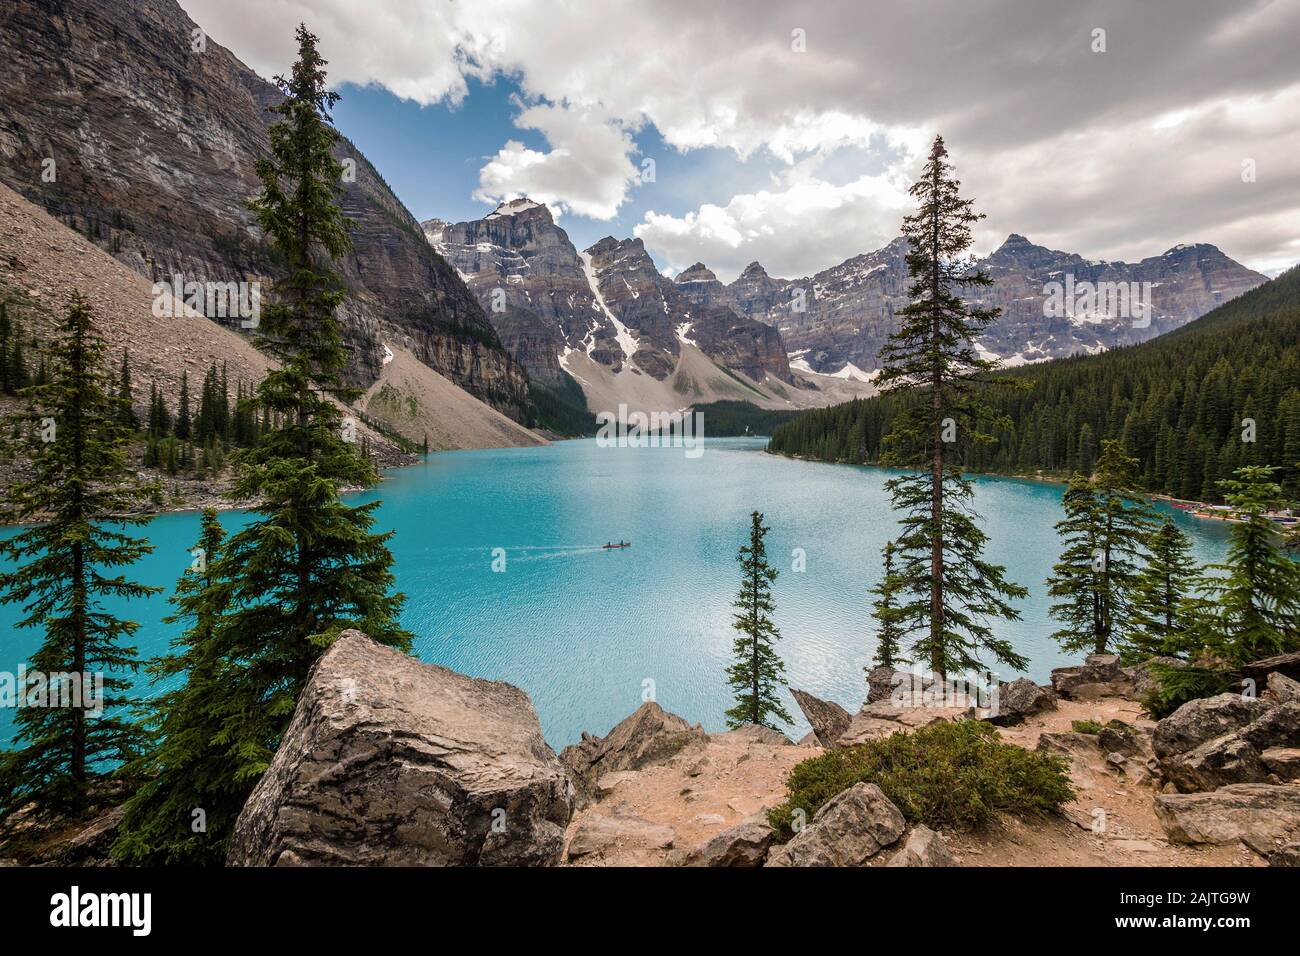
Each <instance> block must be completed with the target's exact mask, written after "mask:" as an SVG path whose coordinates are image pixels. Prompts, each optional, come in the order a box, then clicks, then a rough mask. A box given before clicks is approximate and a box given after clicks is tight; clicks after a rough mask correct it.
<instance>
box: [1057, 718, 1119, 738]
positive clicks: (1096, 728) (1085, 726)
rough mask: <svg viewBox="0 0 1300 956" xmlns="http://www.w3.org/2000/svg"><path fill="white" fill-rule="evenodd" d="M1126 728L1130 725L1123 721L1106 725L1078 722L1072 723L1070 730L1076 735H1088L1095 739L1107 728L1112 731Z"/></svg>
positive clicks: (1109, 721) (1092, 721) (1094, 721)
mask: <svg viewBox="0 0 1300 956" xmlns="http://www.w3.org/2000/svg"><path fill="white" fill-rule="evenodd" d="M1126 726H1128V725H1127V724H1125V723H1124V721H1122V720H1108V721H1106V722H1105V723H1104V724H1103V723H1100V722H1099V721H1096V720H1076V721H1073V722H1071V724H1070V729H1071V730H1073V731H1074V732H1075V733H1076V734H1088V735H1089V736H1092V737H1095V736H1097V735H1098V734H1099V733H1101V732H1102V730H1104V729H1105V728H1107V727H1109V728H1111V729H1112V730H1123V729H1124V728H1125V727H1126Z"/></svg>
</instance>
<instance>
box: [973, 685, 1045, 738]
mask: <svg viewBox="0 0 1300 956" xmlns="http://www.w3.org/2000/svg"><path fill="white" fill-rule="evenodd" d="M1055 709H1056V693H1055V691H1053V690H1052V689H1051V688H1050V687H1039V686H1038V685H1037V684H1035V683H1034V682H1033V681H1031V680H1030V679H1029V678H1027V677H1020V678H1017V679H1016V680H1013V681H1011V683H1009V684H1003V685H1001V686H1000V687H999V688H998V697H997V706H996V707H994V708H992V709H991V710H990V711H989V714H988V717H987V719H988V720H989V721H990V722H991V723H994V724H997V725H998V726H1000V727H1005V726H1009V725H1011V724H1018V723H1020V722H1021V721H1023V720H1024V719H1025V718H1026V717H1031V716H1033V715H1034V714H1040V713H1042V712H1044V711H1048V710H1055Z"/></svg>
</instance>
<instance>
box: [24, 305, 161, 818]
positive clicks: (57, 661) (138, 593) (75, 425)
mask: <svg viewBox="0 0 1300 956" xmlns="http://www.w3.org/2000/svg"><path fill="white" fill-rule="evenodd" d="M46 354H48V356H49V359H50V365H49V366H48V370H47V381H45V382H44V383H43V384H40V385H34V386H31V387H29V388H28V389H26V390H25V391H24V392H23V398H24V399H25V401H26V403H27V408H26V411H25V412H24V413H23V414H22V415H21V416H20V418H22V419H25V421H24V422H21V425H22V426H23V429H24V430H25V431H26V432H27V434H28V436H29V439H28V448H27V455H28V456H29V460H30V462H31V468H32V473H31V477H30V478H28V479H27V480H25V481H20V482H17V483H16V484H14V485H12V486H11V487H10V490H9V499H10V504H9V506H8V507H7V508H6V510H5V513H4V517H5V519H6V520H7V521H10V522H14V523H21V524H29V525H31V527H29V528H27V529H26V530H23V531H20V532H19V533H18V534H17V535H15V536H13V537H11V538H8V539H6V540H4V541H3V542H0V556H3V557H5V558H7V559H8V560H10V561H12V562H13V563H14V564H15V565H17V567H16V568H15V569H14V570H12V571H7V572H5V573H3V574H0V602H3V603H5V604H21V605H22V609H23V612H24V617H23V618H22V619H21V620H20V621H19V624H18V626H19V627H24V628H36V629H39V630H41V631H43V632H44V635H45V637H44V641H43V642H42V644H41V646H40V649H39V650H37V651H36V653H35V654H34V655H33V656H32V659H31V663H30V667H31V670H32V671H35V672H38V673H39V674H41V675H44V677H45V679H46V680H47V681H52V682H53V683H52V685H51V686H49V687H48V688H47V690H48V691H49V692H50V693H51V694H54V692H55V691H57V692H58V695H57V698H56V699H57V705H55V704H56V700H54V699H48V698H47V700H46V706H39V705H38V706H23V707H20V708H19V709H18V712H17V718H16V723H17V728H18V729H17V733H16V734H15V742H16V743H17V744H18V747H17V749H15V750H11V751H9V752H7V753H5V754H4V755H3V757H2V758H0V815H7V814H9V813H10V812H12V811H13V810H15V809H17V808H18V807H20V806H22V805H24V804H25V803H27V802H28V801H33V802H34V803H35V804H36V805H37V807H38V809H40V810H54V811H61V812H74V813H75V812H77V811H79V810H81V809H83V808H84V807H86V805H87V804H88V803H89V802H90V801H91V799H92V797H93V793H92V789H93V786H94V783H95V780H96V778H97V777H99V776H101V775H103V774H104V773H106V772H107V771H108V770H109V769H111V767H112V765H113V764H115V763H117V762H120V761H123V760H128V759H130V758H131V757H132V756H133V755H134V753H135V751H136V748H137V746H138V745H139V743H140V742H141V734H140V731H139V728H137V727H136V726H135V725H134V724H133V723H132V722H131V721H130V719H129V718H128V717H127V716H126V715H125V714H124V713H123V708H124V705H125V704H126V703H127V702H126V700H125V699H124V697H123V693H124V692H125V691H126V690H127V689H128V688H129V687H130V682H129V680H127V679H126V677H125V674H126V673H128V672H130V671H131V670H133V669H135V668H136V667H137V661H136V657H135V649H134V648H132V647H129V646H126V645H125V644H124V641H125V640H126V639H127V638H129V637H130V636H131V635H132V634H134V633H135V631H136V629H137V627H138V624H137V623H136V622H135V621H129V620H125V619H123V618H121V617H118V616H117V615H116V614H114V613H112V612H111V611H109V610H108V609H107V608H106V607H105V601H111V600H116V599H120V598H139V597H145V596H147V595H149V594H152V593H154V592H156V591H157V590H158V589H157V588H151V587H146V586H145V585H142V584H138V583H135V582H133V581H130V580H128V579H127V578H126V576H125V575H124V574H123V573H121V572H120V571H118V569H121V568H125V567H127V566H129V565H131V564H133V563H134V562H135V561H136V560H138V559H139V558H140V557H141V556H142V555H144V554H147V553H148V552H149V551H151V550H152V548H151V547H150V546H149V544H148V543H147V542H145V541H144V540H142V539H140V538H135V537H132V536H130V535H129V534H127V533H126V528H127V527H129V526H131V525H139V524H142V523H144V522H145V521H147V520H148V519H147V518H145V517H139V516H137V515H138V512H139V510H140V506H141V505H142V503H143V502H144V501H145V500H146V499H147V498H148V496H149V495H150V493H151V489H150V488H149V487H147V486H143V485H140V484H137V483H136V482H134V481H133V480H132V478H131V477H130V473H129V471H128V469H127V465H126V458H125V454H124V449H125V447H126V444H127V442H128V440H129V437H130V436H129V433H128V431H127V429H126V428H125V427H124V426H123V424H122V408H121V402H120V400H119V399H118V397H117V395H116V394H115V392H116V388H115V385H116V383H114V381H113V376H112V373H111V372H110V371H109V370H108V368H107V366H106V356H105V345H104V341H103V339H102V337H101V336H100V334H99V331H98V329H97V328H96V327H95V319H94V316H93V314H92V312H91V309H90V306H89V305H88V304H87V302H86V300H85V299H84V298H83V297H82V296H81V295H80V293H73V294H72V296H70V298H69V300H68V307H67V311H66V313H65V314H64V316H63V318H62V320H61V321H60V323H59V325H58V328H57V330H56V332H55V334H54V336H53V337H52V339H51V341H50V342H49V344H48V348H47V352H46ZM37 521H39V522H40V524H34V522H37ZM54 675H65V676H66V679H64V678H63V677H60V678H55V677H54ZM101 680H102V685H100V688H101V689H98V690H97V689H96V686H95V685H96V682H98V681H101Z"/></svg>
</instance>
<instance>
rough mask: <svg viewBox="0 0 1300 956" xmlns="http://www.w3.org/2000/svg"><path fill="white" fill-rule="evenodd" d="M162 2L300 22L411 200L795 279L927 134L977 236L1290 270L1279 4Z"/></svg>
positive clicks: (1285, 66)
mask: <svg viewBox="0 0 1300 956" xmlns="http://www.w3.org/2000/svg"><path fill="white" fill-rule="evenodd" d="M181 5H182V6H183V7H184V8H185V9H186V11H187V12H188V13H189V14H190V15H191V16H192V17H193V18H194V19H195V21H196V22H197V23H198V24H199V25H200V26H202V27H204V28H205V29H206V30H207V31H208V33H209V34H210V35H211V36H212V37H213V38H214V39H216V40H217V41H218V42H220V43H223V44H224V45H226V46H228V47H230V48H231V49H232V50H233V51H234V53H235V54H236V55H237V56H239V57H240V58H241V59H242V60H244V61H245V62H246V63H248V64H249V65H250V66H251V67H253V68H254V69H256V70H257V71H258V72H259V73H261V74H262V75H264V76H268V77H269V76H270V75H272V74H274V73H277V72H282V71H284V70H285V69H286V67H287V66H288V64H289V63H291V61H292V59H293V27H294V25H295V24H296V23H297V22H298V21H299V20H305V21H306V22H307V24H308V26H309V27H310V28H311V29H312V30H313V31H314V32H315V33H317V34H318V35H319V36H320V38H321V49H322V53H323V55H324V56H325V57H326V58H327V59H328V60H329V61H330V65H329V72H330V78H331V82H332V83H335V84H340V85H343V91H344V94H345V97H344V101H343V103H342V104H341V106H340V109H339V113H338V115H337V120H338V124H339V126H340V128H341V129H342V130H343V131H344V132H345V133H347V134H348V135H349V136H350V137H352V138H353V139H354V140H355V141H356V142H357V143H358V145H359V146H360V147H361V148H362V149H363V150H364V151H365V152H366V153H367V155H368V156H369V158H370V159H371V160H372V161H373V162H374V163H375V165H376V166H377V167H378V169H379V170H380V172H381V173H383V174H384V176H385V178H386V179H387V180H388V181H389V182H390V183H391V184H393V186H394V188H395V189H396V190H397V192H398V194H399V196H400V197H401V198H402V199H403V201H404V202H406V203H407V205H408V206H410V207H411V210H412V212H414V213H415V214H416V215H417V216H418V217H420V218H427V217H430V216H439V217H442V218H448V219H461V218H469V217H471V216H481V215H483V214H485V213H486V212H487V211H488V210H489V209H490V208H491V206H492V205H494V204H495V202H496V201H498V200H500V199H502V198H509V197H513V196H517V195H523V194H527V195H529V196H531V197H533V198H534V199H538V200H541V201H544V202H546V203H548V204H549V205H551V206H552V208H553V209H554V210H555V211H556V212H557V213H558V214H559V216H560V219H561V224H562V225H563V226H564V227H565V228H566V229H568V231H569V232H570V235H571V236H572V237H573V238H574V241H575V242H576V243H578V245H579V247H580V248H581V247H583V246H585V245H588V244H590V243H591V242H593V241H595V240H596V239H598V238H600V237H601V236H604V235H607V234H610V235H615V236H619V237H623V236H627V235H632V234H635V235H637V236H640V237H641V238H642V239H643V240H644V241H645V243H646V246H647V248H649V249H650V251H651V252H652V253H653V254H654V256H655V258H656V261H657V262H658V263H659V264H660V265H661V267H664V268H665V269H668V270H671V271H677V270H679V269H681V268H684V267H685V266H687V265H690V264H691V263H693V262H695V261H697V260H701V261H703V262H705V263H707V264H708V265H709V266H710V267H711V268H712V269H714V271H715V272H717V273H718V274H719V276H720V277H721V278H723V279H724V280H728V279H731V278H733V277H734V276H735V275H736V274H737V273H738V272H739V271H740V270H741V269H743V268H744V266H745V265H746V264H747V263H749V262H751V261H753V260H759V261H761V262H762V263H763V264H764V265H765V266H766V267H767V269H768V271H769V272H771V273H772V274H774V275H780V276H786V277H798V276H803V275H807V274H809V273H812V272H815V271H817V270H818V269H822V268H825V267H827V266H830V265H834V264H835V263H837V262H839V261H841V260H843V259H845V258H848V257H849V256H852V255H856V254H858V253H861V252H867V251H871V250H874V249H877V248H879V247H880V246H882V245H884V244H885V243H886V242H888V241H889V240H890V239H891V238H893V237H894V236H895V235H897V233H898V227H899V221H900V219H901V217H902V215H903V214H904V212H905V211H907V210H908V209H909V208H910V205H911V203H910V200H909V198H908V197H907V195H906V188H907V186H908V184H909V183H910V182H911V180H912V179H913V177H914V176H915V175H916V172H917V170H918V168H919V164H920V163H919V158H920V156H921V155H922V154H923V153H924V150H925V147H926V145H927V144H928V141H929V140H930V138H931V137H932V136H933V135H934V134H935V133H936V132H939V133H942V134H943V136H944V138H945V140H946V141H947V143H948V147H949V151H950V152H951V154H952V160H953V162H954V163H955V164H956V167H957V173H958V176H959V178H960V179H961V180H962V181H963V188H964V192H965V193H966V194H967V195H970V196H973V197H974V198H975V199H976V201H977V204H978V208H979V210H980V211H982V212H984V213H986V214H987V216H988V218H987V220H985V222H984V223H983V224H982V226H981V229H980V230H979V231H978V232H977V251H979V252H987V251H989V250H991V249H992V248H994V247H996V246H997V245H998V244H999V243H1000V242H1001V241H1002V240H1003V239H1004V238H1005V237H1006V236H1007V234H1008V233H1011V232H1017V233H1021V234H1023V235H1025V236H1028V237H1029V238H1030V239H1032V240H1033V241H1035V242H1038V243H1041V244H1043V245H1047V246H1051V247H1053V248H1057V249H1064V250H1067V251H1070V252H1078V253H1080V254H1081V255H1084V256H1086V257H1088V258H1097V259H1101V258H1105V259H1129V260H1132V259H1139V258H1143V257H1145V256H1150V255H1157V254H1159V253H1161V252H1163V251H1165V250H1166V249H1168V248H1169V247H1170V246H1172V245H1175V244H1177V243H1180V242H1184V243H1191V242H1211V243H1214V244H1215V245H1217V246H1219V247H1220V248H1222V249H1223V250H1224V251H1225V252H1226V253H1227V254H1228V255H1230V256H1232V257H1234V258H1236V259H1238V260H1240V261H1242V262H1244V263H1245V264H1247V265H1249V266H1251V267H1253V268H1255V269H1258V270H1260V271H1262V272H1267V273H1269V274H1275V273H1276V272H1278V271H1280V270H1281V269H1283V268H1285V267H1287V266H1290V265H1292V264H1294V263H1296V262H1297V261H1300V46H1298V43H1297V41H1298V39H1300V2H1297V0H982V2H973V0H907V2H904V0H891V2H873V0H837V2H831V0H818V2H808V3H791V2H789V0H746V2H744V3H741V2H739V0H736V2H717V0H715V2H707V3H702V2H700V0H599V2H597V0H592V2H568V3H560V2H557V0H549V2H547V0H535V2H528V0H467V2H449V0H368V2H365V3H360V2H356V0H181ZM1102 31H1104V32H1102ZM348 84H351V86H349V85H348ZM647 160H650V161H652V162H653V173H654V176H653V181H650V178H649V177H648V176H647V175H646V170H647V169H648V168H649V165H648V164H647Z"/></svg>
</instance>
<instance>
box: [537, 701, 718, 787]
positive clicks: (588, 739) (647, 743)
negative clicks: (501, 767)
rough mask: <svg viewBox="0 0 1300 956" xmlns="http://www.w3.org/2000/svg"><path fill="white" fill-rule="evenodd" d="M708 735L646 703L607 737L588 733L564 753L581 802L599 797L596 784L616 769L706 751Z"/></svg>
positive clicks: (639, 766) (629, 768)
mask: <svg viewBox="0 0 1300 956" xmlns="http://www.w3.org/2000/svg"><path fill="white" fill-rule="evenodd" d="M707 743H708V735H707V734H706V733H705V732H704V728H702V727H700V726H699V725H698V724H697V725H695V726H694V727H692V726H691V725H690V724H689V723H687V722H686V721H685V720H683V719H682V718H681V717H678V716H677V715H676V714H670V713H668V712H667V711H666V710H664V709H663V708H662V707H660V706H659V705H658V704H657V703H655V702H654V701H646V702H645V703H644V704H642V705H641V706H640V707H638V708H637V709H636V710H635V711H634V712H633V713H632V714H631V716H629V717H625V718H624V719H623V720H622V721H621V722H619V723H618V724H616V725H615V726H614V729H613V730H611V731H610V732H609V733H608V734H606V735H605V736H604V737H593V736H592V735H591V734H588V733H586V732H584V733H583V735H582V739H581V740H580V741H579V742H578V743H576V744H573V745H572V746H569V747H565V748H564V750H562V751H560V763H562V764H563V765H564V768H565V769H566V770H568V772H569V775H570V776H571V777H572V778H573V783H574V786H575V788H576V789H577V793H578V799H579V802H580V803H584V804H585V803H587V802H589V801H591V800H593V799H595V797H596V796H597V789H596V782H597V781H598V780H599V779H600V778H601V777H602V776H604V775H605V774H607V773H612V772H614V771H616V770H639V769H640V768H642V767H645V766H649V765H650V764H654V763H662V762H663V761H665V760H668V759H669V758H670V757H674V756H676V755H677V754H679V753H681V752H682V751H683V750H685V749H687V748H702V747H704V746H705V745H706V744H707Z"/></svg>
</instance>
